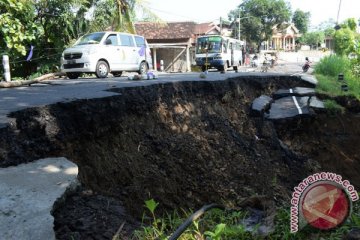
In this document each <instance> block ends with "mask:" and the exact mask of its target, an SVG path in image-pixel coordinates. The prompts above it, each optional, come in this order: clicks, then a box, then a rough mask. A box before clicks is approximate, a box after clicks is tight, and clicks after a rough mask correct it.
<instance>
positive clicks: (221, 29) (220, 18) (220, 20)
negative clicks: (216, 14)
mask: <svg viewBox="0 0 360 240" xmlns="http://www.w3.org/2000/svg"><path fill="white" fill-rule="evenodd" d="M220 36H222V19H221V17H220Z"/></svg>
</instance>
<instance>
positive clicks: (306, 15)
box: [292, 9, 310, 33]
mask: <svg viewBox="0 0 360 240" xmlns="http://www.w3.org/2000/svg"><path fill="white" fill-rule="evenodd" d="M292 22H293V23H294V24H295V27H296V28H297V29H299V31H300V33H306V32H307V30H308V27H309V24H310V12H304V11H302V10H300V9H297V10H296V11H295V12H294V14H293V17H292Z"/></svg>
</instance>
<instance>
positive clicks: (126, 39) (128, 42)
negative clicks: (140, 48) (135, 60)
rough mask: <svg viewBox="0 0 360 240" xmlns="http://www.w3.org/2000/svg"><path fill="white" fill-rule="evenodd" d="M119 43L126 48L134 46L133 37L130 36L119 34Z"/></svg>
mask: <svg viewBox="0 0 360 240" xmlns="http://www.w3.org/2000/svg"><path fill="white" fill-rule="evenodd" d="M120 41H121V46H127V47H134V46H135V44H134V40H133V37H132V36H130V35H123V34H120Z"/></svg>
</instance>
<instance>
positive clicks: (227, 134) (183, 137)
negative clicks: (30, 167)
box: [0, 76, 360, 239]
mask: <svg viewBox="0 0 360 240" xmlns="http://www.w3.org/2000/svg"><path fill="white" fill-rule="evenodd" d="M288 87H309V84H308V83H306V82H302V81H300V80H299V79H298V78H297V77H289V76H274V77H271V76H267V77H254V76H251V77H242V78H239V79H230V80H227V81H218V82H205V81H201V82H183V83H174V84H163V85H153V86H147V87H137V88H122V89H112V90H111V91H116V92H118V93H120V94H121V95H119V96H113V97H108V98H103V99H91V100H79V101H75V102H71V103H58V104H54V105H50V106H46V107H40V108H32V109H27V110H24V111H20V112H16V113H13V114H12V115H11V117H12V118H13V120H12V122H11V125H10V126H9V127H8V128H4V129H1V130H0V131H1V135H0V136H1V137H0V166H2V167H6V166H10V165H16V164H19V163H23V162H26V161H32V160H36V159H40V158H44V157H59V156H64V157H66V158H68V159H69V160H72V161H74V162H75V163H76V164H77V165H78V166H79V180H80V182H81V184H82V187H81V188H80V189H78V191H76V192H74V193H72V194H70V195H69V196H68V197H67V199H66V201H65V202H61V203H58V204H57V208H56V209H55V211H54V215H55V230H56V234H57V238H58V239H69V238H70V237H72V238H74V239H84V238H89V239H91V238H94V239H111V237H112V236H113V235H114V234H115V232H116V231H117V230H118V228H119V226H120V225H121V223H122V222H123V221H124V220H126V224H125V226H124V232H126V233H127V234H128V235H130V234H131V231H132V230H133V229H135V228H137V227H138V226H139V219H140V218H141V215H142V212H143V211H144V207H143V205H144V201H145V200H147V199H150V198H154V199H156V201H158V202H160V204H161V210H163V211H164V210H172V209H176V208H177V209H179V208H185V209H188V208H192V209H195V208H198V207H200V206H202V205H204V204H207V203H212V202H215V203H222V204H225V205H226V206H230V207H234V206H237V205H238V204H240V203H241V202H242V201H243V200H244V199H246V198H247V197H250V196H254V195H265V196H267V197H268V198H269V199H272V200H273V201H274V202H275V203H276V204H277V205H282V204H286V203H289V202H290V194H291V190H292V188H293V187H294V186H296V185H297V184H298V183H299V182H300V181H301V180H302V179H303V178H305V177H306V176H308V175H310V174H312V173H314V172H317V171H320V170H328V171H333V172H336V173H338V174H341V175H343V177H344V178H346V179H349V180H350V181H351V182H352V184H354V186H355V187H356V188H357V189H360V176H359V175H358V172H360V161H359V158H360V155H359V154H360V150H359V149H358V148H357V146H356V143H357V142H358V141H359V136H360V127H359V126H360V117H359V111H358V109H359V106H360V104H359V102H358V101H356V100H353V99H350V98H349V99H347V98H344V99H339V101H338V102H339V103H340V104H342V105H343V106H344V107H346V108H347V109H348V111H347V112H346V113H345V114H344V115H339V114H331V115H329V114H328V113H319V114H317V115H316V116H314V117H309V118H296V119H291V120H281V121H278V122H269V121H265V120H263V119H262V118H261V117H255V116H251V114H250V106H251V103H252V101H253V100H254V99H255V98H256V97H259V96H260V95H262V94H266V95H271V94H272V93H273V92H275V91H276V90H278V89H279V88H288ZM323 97H324V96H323Z"/></svg>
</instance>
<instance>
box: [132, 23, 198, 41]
mask: <svg viewBox="0 0 360 240" xmlns="http://www.w3.org/2000/svg"><path fill="white" fill-rule="evenodd" d="M196 25H197V24H196V23H195V22H169V23H166V24H164V23H153V22H138V23H135V29H136V33H137V34H139V35H142V36H144V37H145V38H146V39H148V40H149V39H150V40H151V39H189V38H191V37H192V36H193V34H194V33H195V27H196Z"/></svg>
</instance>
